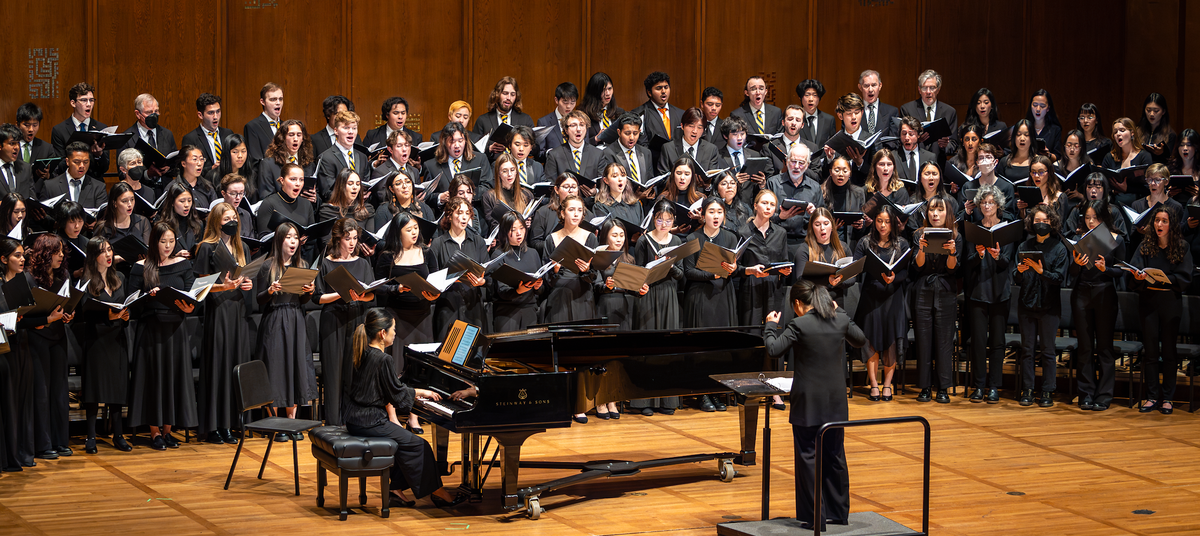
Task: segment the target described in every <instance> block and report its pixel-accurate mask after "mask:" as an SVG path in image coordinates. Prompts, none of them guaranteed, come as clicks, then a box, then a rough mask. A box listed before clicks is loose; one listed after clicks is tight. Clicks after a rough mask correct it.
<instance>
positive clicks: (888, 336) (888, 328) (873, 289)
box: [854, 205, 911, 402]
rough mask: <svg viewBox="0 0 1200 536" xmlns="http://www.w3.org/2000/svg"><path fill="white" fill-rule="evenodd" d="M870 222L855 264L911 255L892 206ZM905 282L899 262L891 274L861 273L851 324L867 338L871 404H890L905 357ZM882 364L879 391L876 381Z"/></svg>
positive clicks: (865, 355) (905, 268)
mask: <svg viewBox="0 0 1200 536" xmlns="http://www.w3.org/2000/svg"><path fill="white" fill-rule="evenodd" d="M868 217H870V216H868ZM873 220H874V225H872V226H871V232H870V233H869V234H868V235H867V236H866V237H864V238H863V239H862V240H859V241H858V245H857V246H855V248H854V259H855V260H858V259H861V258H863V257H866V256H868V255H872V254H873V255H875V256H876V257H878V258H879V259H880V260H882V261H883V262H893V261H894V260H899V259H900V257H901V256H902V255H904V254H906V253H909V254H911V253H910V252H909V251H908V241H907V240H905V239H904V238H903V237H902V236H900V232H901V231H900V230H901V229H903V228H904V221H903V220H902V219H901V216H900V212H899V211H897V210H896V209H894V208H892V207H891V205H885V206H884V207H883V208H882V209H881V210H880V211H879V212H878V213H877V214H875V216H874V218H873ZM907 280H908V262H902V263H901V265H900V267H898V268H897V269H896V270H895V271H892V272H887V273H869V272H867V271H866V270H864V271H863V285H862V297H861V298H859V301H858V308H857V309H855V314H854V322H855V323H856V324H858V325H860V326H862V329H863V332H864V333H866V334H867V340H868V342H867V346H864V347H863V348H864V350H863V352H862V358H863V361H865V362H866V364H867V379H868V380H869V381H870V382H871V394H870V396H868V399H870V400H883V401H885V402H887V401H890V400H892V396H893V392H892V374H893V373H894V372H895V370H896V364H897V363H899V361H900V357H901V356H902V355H904V345H905V343H906V342H907V340H908V338H907V333H908V313H907V310H906V309H905V306H904V304H905V301H904V296H905V293H904V290H905V289H904V282H905V281H907ZM881 364H882V365H883V387H882V388H880V386H879V383H878V378H877V377H878V372H879V366H880V365H881ZM876 391H878V392H879V394H876Z"/></svg>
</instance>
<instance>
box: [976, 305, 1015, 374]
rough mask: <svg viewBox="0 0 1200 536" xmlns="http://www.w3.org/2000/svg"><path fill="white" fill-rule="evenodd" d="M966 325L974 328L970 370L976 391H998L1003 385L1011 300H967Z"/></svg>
mask: <svg viewBox="0 0 1200 536" xmlns="http://www.w3.org/2000/svg"><path fill="white" fill-rule="evenodd" d="M967 322H968V325H969V326H970V327H971V370H972V371H973V372H974V373H975V388H976V389H987V388H992V389H999V388H1000V386H1001V384H1002V383H1003V382H1004V326H1005V324H1006V323H1008V300H1004V301H1002V302H998V303H984V302H981V301H975V300H967Z"/></svg>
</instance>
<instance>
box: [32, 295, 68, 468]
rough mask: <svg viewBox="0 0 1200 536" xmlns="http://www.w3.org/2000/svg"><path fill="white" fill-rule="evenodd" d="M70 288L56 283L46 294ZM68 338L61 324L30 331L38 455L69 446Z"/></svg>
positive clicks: (52, 324)
mask: <svg viewBox="0 0 1200 536" xmlns="http://www.w3.org/2000/svg"><path fill="white" fill-rule="evenodd" d="M70 284H72V283H71V282H70V281H60V282H56V284H55V285H54V287H53V288H50V289H47V290H50V291H54V292H58V291H59V289H61V288H62V285H70ZM67 337H68V332H67V326H66V324H65V323H64V322H63V321H61V320H60V321H58V322H51V323H49V324H46V325H45V327H42V328H40V329H32V330H29V348H30V353H31V354H32V356H33V364H34V368H33V381H34V384H33V388H34V397H35V400H36V401H37V402H36V405H35V406H34V408H33V416H34V423H33V429H34V434H35V435H34V438H35V439H34V443H35V444H36V446H37V450H38V452H41V451H45V450H49V449H53V448H56V447H65V446H67V444H68V443H70V433H69V429H68V426H69V421H68V415H69V411H70V399H69V394H68V387H67V352H68V348H67V346H68V345H67Z"/></svg>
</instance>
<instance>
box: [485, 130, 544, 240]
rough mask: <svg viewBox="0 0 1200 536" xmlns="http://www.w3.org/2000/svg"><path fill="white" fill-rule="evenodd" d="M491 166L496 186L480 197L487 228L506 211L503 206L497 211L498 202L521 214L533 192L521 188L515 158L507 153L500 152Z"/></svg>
mask: <svg viewBox="0 0 1200 536" xmlns="http://www.w3.org/2000/svg"><path fill="white" fill-rule="evenodd" d="M526 128H528V127H526ZM492 167H493V168H494V169H495V174H494V176H495V177H496V187H495V188H492V189H491V190H487V191H485V192H483V195H482V196H481V199H480V205H481V208H482V212H483V218H484V219H485V220H487V224H488V227H489V228H493V227H495V226H497V225H499V224H500V219H499V217H500V215H503V214H504V212H507V210H505V209H503V208H501V209H500V210H499V211H498V210H497V209H496V207H497V205H498V204H501V203H503V204H504V205H505V206H507V207H508V208H509V209H512V210H515V211H517V213H520V214H523V213H524V212H525V207H526V206H527V205H528V204H529V203H532V202H533V194H531V193H529V190H526V189H525V188H522V184H521V181H520V178H519V176H518V173H517V159H516V158H514V157H513V156H512V155H510V154H508V153H501V154H500V155H498V156H496V161H495V163H493V165H492ZM502 211H503V212H502Z"/></svg>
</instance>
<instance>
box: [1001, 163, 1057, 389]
mask: <svg viewBox="0 0 1200 536" xmlns="http://www.w3.org/2000/svg"><path fill="white" fill-rule="evenodd" d="M1035 158H1038V157H1035ZM1040 158H1045V157H1040ZM1059 225H1060V223H1059V219H1058V210H1057V209H1056V208H1054V207H1052V206H1051V205H1047V204H1044V203H1043V204H1039V205H1037V206H1035V207H1033V208H1031V209H1029V214H1028V215H1027V216H1026V217H1025V229H1026V230H1027V231H1028V232H1029V233H1030V234H1031V235H1033V236H1031V237H1029V239H1027V240H1025V242H1023V243H1022V244H1021V245H1020V246H1018V247H1017V255H1018V262H1017V265H1016V266H1015V267H1014V268H1013V274H1012V278H1013V283H1014V284H1016V285H1018V286H1019V287H1020V288H1021V291H1020V294H1019V295H1018V296H1017V297H1016V299H1017V322H1018V323H1019V324H1020V326H1021V350H1022V351H1021V353H1020V354H1019V355H1020V359H1021V366H1020V369H1021V370H1020V373H1021V383H1022V385H1021V387H1022V390H1021V395H1020V398H1019V399H1018V401H1019V403H1020V404H1021V405H1022V406H1029V405H1032V404H1033V403H1034V402H1035V400H1034V396H1033V380H1034V377H1033V373H1034V367H1035V366H1036V365H1037V361H1038V360H1037V358H1038V356H1039V352H1038V347H1039V345H1038V342H1040V343H1041V345H1040V348H1041V350H1040V356H1041V364H1042V390H1041V392H1042V394H1041V396H1039V397H1037V399H1036V402H1037V404H1038V406H1040V407H1043V408H1048V407H1051V406H1053V405H1054V389H1055V387H1056V382H1055V376H1056V373H1057V370H1058V369H1057V365H1058V363H1057V359H1055V355H1054V338H1055V336H1056V335H1057V334H1058V320H1059V317H1060V315H1061V314H1062V303H1061V298H1060V295H1061V292H1059V291H1060V289H1061V288H1062V285H1063V281H1064V280H1065V279H1066V275H1067V262H1068V259H1069V258H1070V256H1069V255H1068V254H1067V248H1066V247H1065V246H1063V242H1062V240H1059V238H1058V237H1057V236H1052V235H1055V231H1056V230H1057V229H1058V228H1059ZM1032 254H1040V255H1038V256H1037V257H1040V259H1039V258H1037V257H1035V256H1032Z"/></svg>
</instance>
